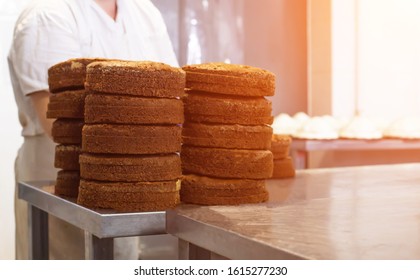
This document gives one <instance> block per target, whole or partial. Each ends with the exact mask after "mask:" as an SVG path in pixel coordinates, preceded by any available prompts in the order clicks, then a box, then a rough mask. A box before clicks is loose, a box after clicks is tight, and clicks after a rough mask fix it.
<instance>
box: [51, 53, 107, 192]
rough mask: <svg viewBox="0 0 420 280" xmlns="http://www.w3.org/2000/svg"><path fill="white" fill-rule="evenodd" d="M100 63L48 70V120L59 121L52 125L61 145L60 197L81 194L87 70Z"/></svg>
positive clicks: (72, 63) (74, 63) (56, 162)
mask: <svg viewBox="0 0 420 280" xmlns="http://www.w3.org/2000/svg"><path fill="white" fill-rule="evenodd" d="M98 60H99V59H84V58H82V59H70V60H67V61H64V62H61V63H58V64H56V65H54V66H52V67H51V68H50V69H48V84H49V90H50V92H51V93H52V95H51V96H50V102H49V103H48V110H47V118H51V119H56V120H55V121H54V122H53V125H52V137H53V140H54V142H55V143H57V144H58V145H57V146H56V149H55V160H54V166H55V167H56V168H60V169H61V170H60V171H59V172H58V174H57V180H56V184H55V189H54V191H55V193H56V194H58V195H64V196H69V197H77V195H78V188H79V181H80V176H79V170H80V168H79V154H80V151H81V142H82V127H83V123H84V102H85V97H86V91H85V88H84V83H85V77H86V67H87V65H88V64H89V63H91V62H94V61H98Z"/></svg>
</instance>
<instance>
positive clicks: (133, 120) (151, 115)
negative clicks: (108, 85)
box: [85, 94, 184, 124]
mask: <svg viewBox="0 0 420 280" xmlns="http://www.w3.org/2000/svg"><path fill="white" fill-rule="evenodd" d="M85 122H86V123H88V124H90V123H108V124H181V123H183V122H184V105H183V102H182V101H181V100H179V99H169V98H143V97H135V96H123V95H105V94H89V95H88V96H87V97H86V100H85Z"/></svg>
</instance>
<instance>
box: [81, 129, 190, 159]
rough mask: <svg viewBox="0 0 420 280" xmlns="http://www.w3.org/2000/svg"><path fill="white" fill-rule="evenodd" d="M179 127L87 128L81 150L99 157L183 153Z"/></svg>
mask: <svg viewBox="0 0 420 280" xmlns="http://www.w3.org/2000/svg"><path fill="white" fill-rule="evenodd" d="M181 130H182V128H181V127H180V126H176V125H171V126H157V125H156V126H146V125H144V126H143V125H111V124H91V125H85V126H84V127H83V131H82V150H83V152H88V153H98V154H165V153H175V152H179V151H180V149H181Z"/></svg>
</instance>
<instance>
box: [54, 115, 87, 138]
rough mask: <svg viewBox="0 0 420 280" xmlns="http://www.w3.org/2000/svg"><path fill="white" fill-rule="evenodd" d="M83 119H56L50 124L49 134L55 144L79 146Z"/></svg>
mask: <svg viewBox="0 0 420 280" xmlns="http://www.w3.org/2000/svg"><path fill="white" fill-rule="evenodd" d="M83 124H84V121H83V119H57V120H55V121H54V122H53V124H52V129H51V134H52V137H53V140H54V142H55V143H59V144H81V143H82V128H83Z"/></svg>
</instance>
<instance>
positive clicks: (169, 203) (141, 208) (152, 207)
mask: <svg viewBox="0 0 420 280" xmlns="http://www.w3.org/2000/svg"><path fill="white" fill-rule="evenodd" d="M179 201H180V199H179V193H178V192H174V193H173V194H172V195H171V196H170V197H169V198H167V197H165V198H164V199H158V200H155V201H151V202H124V201H104V200H102V201H101V200H98V199H96V198H91V197H85V196H79V197H78V198H77V203H78V204H80V205H83V206H85V207H88V208H105V209H114V210H116V211H118V212H153V211H164V210H167V209H170V208H174V207H175V206H177V205H178V204H179Z"/></svg>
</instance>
